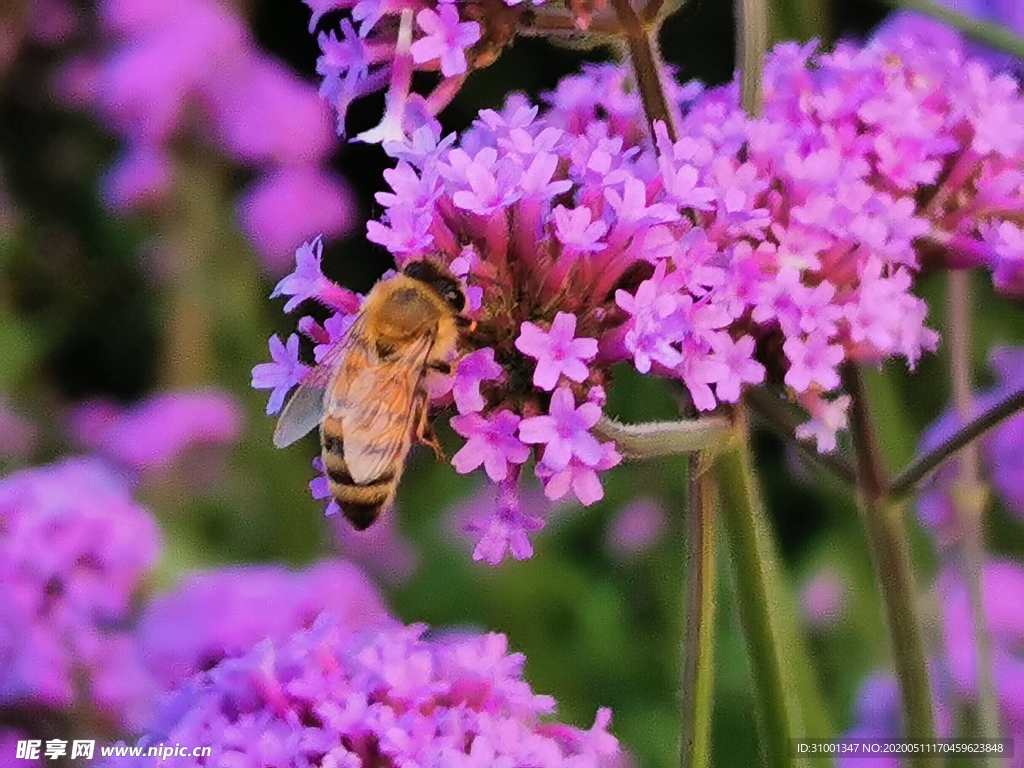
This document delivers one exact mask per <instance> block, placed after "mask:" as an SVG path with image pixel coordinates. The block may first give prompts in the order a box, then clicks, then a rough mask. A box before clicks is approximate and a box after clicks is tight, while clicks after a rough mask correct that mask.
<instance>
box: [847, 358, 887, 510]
mask: <svg viewBox="0 0 1024 768" xmlns="http://www.w3.org/2000/svg"><path fill="white" fill-rule="evenodd" d="M843 388H844V389H845V390H846V392H847V394H848V395H849V396H850V432H851V434H852V435H853V448H854V451H855V452H856V454H857V485H858V486H859V487H860V489H861V490H862V491H863V492H864V493H866V494H867V495H868V496H869V497H871V498H872V499H879V498H881V497H882V496H884V495H885V492H886V490H887V489H888V487H889V481H888V480H887V478H886V475H885V467H883V466H882V451H881V447H880V446H879V444H878V433H877V432H876V430H875V424H874V421H873V420H872V418H871V413H870V411H868V407H867V391H866V390H865V389H864V380H863V379H862V378H861V376H860V371H859V370H858V369H857V366H856V365H854V364H853V363H847V364H846V366H845V367H844V368H843Z"/></svg>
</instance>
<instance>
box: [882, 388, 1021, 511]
mask: <svg viewBox="0 0 1024 768" xmlns="http://www.w3.org/2000/svg"><path fill="white" fill-rule="evenodd" d="M1022 411H1024V389H1020V390H1017V391H1016V392H1014V393H1013V394H1011V395H1009V396H1007V397H1006V398H1005V399H1003V400H1000V401H999V402H998V403H996V404H995V405H993V406H992V407H991V408H989V409H988V410H987V411H983V412H981V413H980V414H978V416H976V417H975V418H974V419H973V420H972V421H971V422H970V423H968V424H965V425H964V426H963V427H961V428H960V429H959V430H958V431H957V432H955V433H954V434H953V436H952V437H950V438H949V439H948V440H947V441H946V442H944V443H942V445H939V446H936V447H935V448H933V449H932V450H930V451H928V452H927V453H923V454H921V455H920V456H918V457H917V458H916V459H914V460H913V461H912V462H910V464H908V465H907V467H906V469H904V470H903V471H902V472H900V473H899V474H898V475H896V477H895V478H894V479H893V480H892V482H891V483H890V484H889V495H890V496H892V497H893V498H897V499H898V498H902V497H904V496H906V495H907V494H909V493H912V492H913V491H914V489H915V486H916V485H917V484H918V483H919V482H921V480H923V479H924V478H925V477H926V476H927V475H929V474H931V473H932V472H934V471H935V470H936V469H938V468H939V467H940V466H942V464H943V463H945V462H946V461H948V460H949V459H950V458H952V457H953V456H954V455H955V454H956V452H957V451H959V450H960V449H961V448H963V447H964V446H965V445H967V444H969V443H971V442H972V441H974V440H976V439H977V438H979V437H981V436H982V435H983V434H985V433H986V432H988V431H989V430H990V429H992V428H994V427H997V426H999V424H1001V423H1002V422H1004V421H1006V419H1008V418H1010V417H1011V416H1015V415H1016V414H1018V413H1021V412H1022Z"/></svg>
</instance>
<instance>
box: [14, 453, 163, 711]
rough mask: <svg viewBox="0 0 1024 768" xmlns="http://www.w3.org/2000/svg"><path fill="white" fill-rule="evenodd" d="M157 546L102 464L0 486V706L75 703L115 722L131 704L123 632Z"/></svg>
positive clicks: (61, 468) (77, 463) (55, 469)
mask: <svg viewBox="0 0 1024 768" xmlns="http://www.w3.org/2000/svg"><path fill="white" fill-rule="evenodd" d="M158 548H159V536H158V532H157V529H156V526H155V524H154V523H153V520H152V519H151V518H150V516H149V515H148V514H147V513H146V511H145V510H144V509H142V508H141V507H139V506H138V505H137V504H136V503H135V502H134V501H133V500H132V499H131V497H130V496H129V494H128V490H127V488H126V486H125V485H124V483H123V482H122V481H121V479H120V478H118V477H117V476H116V475H113V474H112V473H111V472H110V471H109V470H108V469H107V468H106V467H105V466H104V465H103V464H102V463H100V462H98V461H94V460H69V461H64V462H61V463H59V464H54V465H51V466H47V467H38V468H34V469H28V470H23V471H21V472H16V473H14V474H12V475H9V476H8V477H6V478H4V479H3V480H2V481H0V706H20V705H26V704H27V705H34V706H41V707H47V708H52V709H68V708H71V707H72V706H78V707H81V708H82V709H83V710H91V711H93V712H95V714H96V715H98V716H103V717H106V718H108V719H110V720H111V721H113V722H115V723H122V722H130V721H131V720H132V719H133V717H134V715H135V714H136V713H137V710H138V708H139V706H140V702H139V701H138V697H139V696H140V695H141V694H142V693H144V691H145V686H138V685H136V683H137V682H138V679H137V675H136V674H135V673H136V671H137V670H135V669H134V668H132V667H131V665H130V664H126V663H123V660H125V659H126V658H130V655H131V654H130V653H126V650H130V648H131V638H130V636H129V634H128V632H127V631H126V630H125V629H124V624H125V622H126V621H127V619H128V618H129V610H130V608H131V604H132V600H133V596H134V595H135V593H136V591H137V589H138V588H139V586H140V582H141V581H142V579H143V578H144V577H145V575H146V573H147V572H148V571H149V569H150V567H151V565H152V564H153V561H154V560H155V558H156V555H157V550H158Z"/></svg>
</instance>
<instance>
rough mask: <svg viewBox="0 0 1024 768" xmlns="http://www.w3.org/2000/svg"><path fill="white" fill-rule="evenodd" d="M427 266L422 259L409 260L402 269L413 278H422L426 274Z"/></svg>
mask: <svg viewBox="0 0 1024 768" xmlns="http://www.w3.org/2000/svg"><path fill="white" fill-rule="evenodd" d="M428 271H429V270H428V267H427V264H426V262H424V261H410V262H409V263H408V264H406V265H405V269H403V270H402V272H403V273H405V274H406V275H407V276H408V277H411V278H413V279H414V280H423V279H425V278H426V277H427V276H428Z"/></svg>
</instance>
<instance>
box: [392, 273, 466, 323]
mask: <svg viewBox="0 0 1024 768" xmlns="http://www.w3.org/2000/svg"><path fill="white" fill-rule="evenodd" d="M402 273H403V274H404V275H405V276H406V277H411V278H412V279H413V280H419V281H420V282H421V283H426V284H427V285H429V286H430V287H431V288H433V289H434V290H435V291H436V292H437V295H438V296H440V297H441V299H442V300H443V301H444V303H445V304H447V305H448V306H449V307H451V308H452V310H453V311H455V312H461V311H462V310H463V309H465V308H466V296H465V294H463V293H462V289H461V288H460V287H459V282H458V281H457V280H456V279H455V278H454V277H452V276H451V275H450V274H448V273H446V272H444V271H442V270H441V269H439V268H438V267H437V265H435V264H432V263H431V262H429V261H410V262H409V263H408V264H406V265H405V269H403V270H402Z"/></svg>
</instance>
